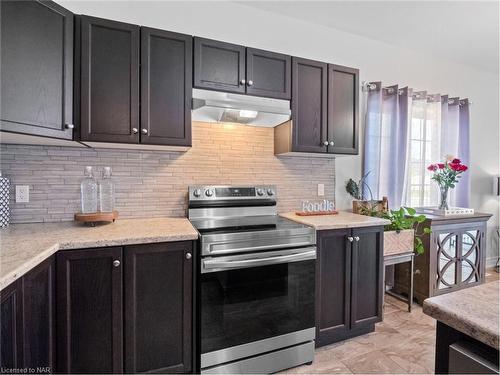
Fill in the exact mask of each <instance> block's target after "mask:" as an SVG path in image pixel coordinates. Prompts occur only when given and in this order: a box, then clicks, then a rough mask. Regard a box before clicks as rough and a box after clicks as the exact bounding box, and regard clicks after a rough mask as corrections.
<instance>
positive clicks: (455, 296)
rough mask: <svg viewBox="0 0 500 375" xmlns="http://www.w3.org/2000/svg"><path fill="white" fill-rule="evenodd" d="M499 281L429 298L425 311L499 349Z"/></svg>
mask: <svg viewBox="0 0 500 375" xmlns="http://www.w3.org/2000/svg"><path fill="white" fill-rule="evenodd" d="M499 293H500V281H494V282H490V283H486V284H482V285H478V286H475V287H472V288H467V289H462V290H459V291H456V292H452V293H448V294H443V295H440V296H436V297H431V298H428V299H426V300H425V301H424V307H423V311H424V313H425V314H427V315H429V316H432V317H433V318H434V319H436V320H439V321H440V322H442V323H444V324H446V325H448V326H450V327H452V328H454V329H456V330H457V331H460V332H463V333H465V334H466V335H469V336H470V337H472V338H474V339H476V340H478V341H481V342H483V343H485V344H487V345H489V346H491V347H493V348H495V349H497V350H498V349H499V335H500V323H499V320H500V305H499Z"/></svg>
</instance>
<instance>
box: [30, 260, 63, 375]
mask: <svg viewBox="0 0 500 375" xmlns="http://www.w3.org/2000/svg"><path fill="white" fill-rule="evenodd" d="M23 306H24V308H23V328H24V329H23V331H24V339H23V343H24V345H23V346H24V356H23V357H24V367H27V368H47V369H50V371H52V372H54V371H55V351H56V348H55V307H56V305H55V257H51V258H49V259H47V260H46V261H44V262H43V263H41V264H40V265H38V266H37V267H36V268H34V269H33V270H31V271H30V272H28V273H27V274H26V275H25V276H24V277H23Z"/></svg>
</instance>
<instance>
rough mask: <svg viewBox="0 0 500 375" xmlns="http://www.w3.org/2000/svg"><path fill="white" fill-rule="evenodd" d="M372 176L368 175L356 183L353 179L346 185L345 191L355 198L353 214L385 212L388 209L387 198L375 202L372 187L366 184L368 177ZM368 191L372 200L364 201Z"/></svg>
mask: <svg viewBox="0 0 500 375" xmlns="http://www.w3.org/2000/svg"><path fill="white" fill-rule="evenodd" d="M369 174H370V172H368V173H366V174H365V175H363V176H362V177H361V179H360V180H359V181H358V182H356V181H354V180H353V179H352V178H350V179H349V181H347V183H346V185H345V190H346V191H347V192H348V193H349V195H350V196H351V197H353V198H354V200H353V201H352V212H354V213H355V214H363V211H366V210H369V211H376V212H384V211H387V209H388V202H387V197H383V198H382V200H374V199H373V194H372V191H371V189H370V186H368V184H367V183H366V177H367V176H368V175H369ZM365 189H366V191H368V193H369V194H370V199H369V200H367V199H364V198H365V196H364V194H363V192H364V191H365Z"/></svg>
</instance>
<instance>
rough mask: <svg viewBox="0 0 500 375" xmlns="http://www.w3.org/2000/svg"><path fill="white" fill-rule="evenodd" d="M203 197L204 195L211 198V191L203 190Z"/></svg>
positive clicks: (212, 193)
mask: <svg viewBox="0 0 500 375" xmlns="http://www.w3.org/2000/svg"><path fill="white" fill-rule="evenodd" d="M205 195H206V196H207V197H211V196H212V195H214V192H213V190H211V189H207V190H205Z"/></svg>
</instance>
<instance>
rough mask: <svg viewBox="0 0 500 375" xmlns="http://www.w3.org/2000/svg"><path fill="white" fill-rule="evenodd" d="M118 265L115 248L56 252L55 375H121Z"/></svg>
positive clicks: (119, 259)
mask: <svg viewBox="0 0 500 375" xmlns="http://www.w3.org/2000/svg"><path fill="white" fill-rule="evenodd" d="M121 262H122V248H121V247H110V248H103V249H91V250H68V251H61V252H59V253H58V254H57V329H58V332H57V337H58V340H57V344H58V349H57V355H58V359H57V363H58V368H57V370H58V372H63V373H113V372H114V373H121V372H123V340H122V337H123V312H122V311H123V303H122V272H123V271H122V269H123V267H122V265H121Z"/></svg>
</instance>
